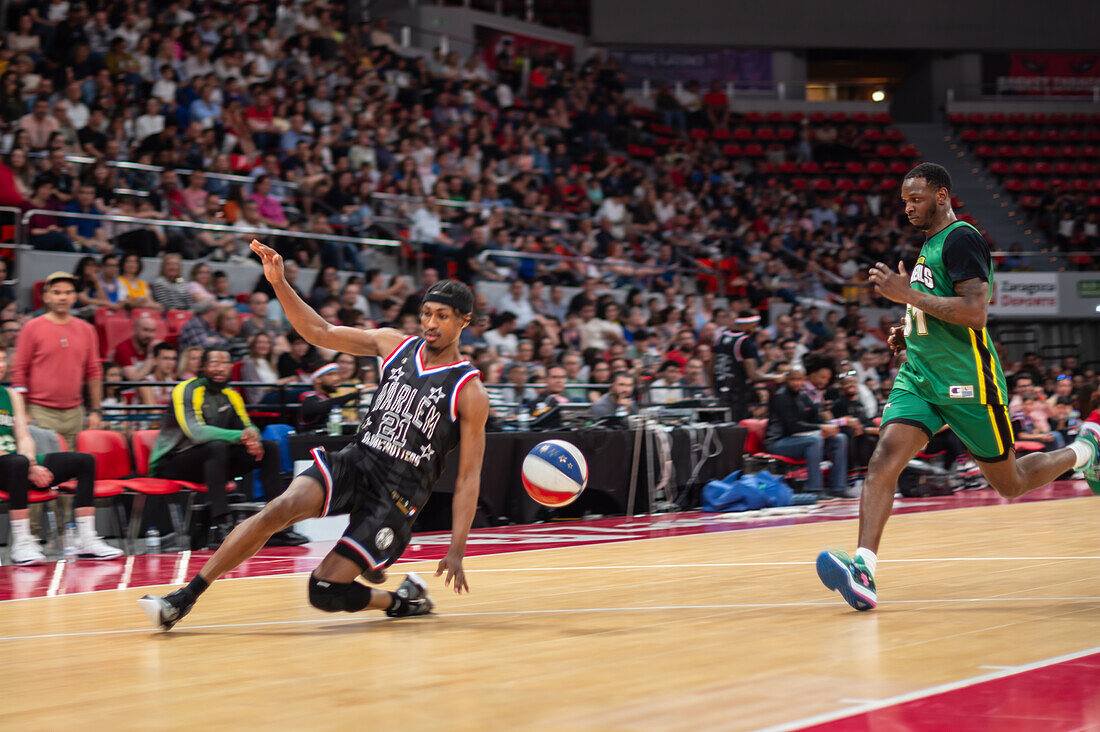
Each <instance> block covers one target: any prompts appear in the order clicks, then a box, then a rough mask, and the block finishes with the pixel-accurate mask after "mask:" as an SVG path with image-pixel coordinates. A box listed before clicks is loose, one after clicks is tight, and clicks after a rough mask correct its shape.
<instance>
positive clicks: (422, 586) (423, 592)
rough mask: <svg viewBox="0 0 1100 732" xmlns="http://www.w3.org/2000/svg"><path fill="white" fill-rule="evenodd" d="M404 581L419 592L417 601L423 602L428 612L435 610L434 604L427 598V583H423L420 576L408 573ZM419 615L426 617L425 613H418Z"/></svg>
mask: <svg viewBox="0 0 1100 732" xmlns="http://www.w3.org/2000/svg"><path fill="white" fill-rule="evenodd" d="M405 579H407V580H408V581H409V582H412V583H413V584H414V585H416V587H417V588H418V589H419V590H420V597H419V598H418V599H421V600H424V601H425V602H426V603H427V604H428V612H431V611H432V610H433V609H434V608H435V602H434V601H432V598H431V597H429V596H428V583H427V582H425V581H424V580H423V579H422V578H421V577H420V575H418V574H417V573H416V572H409V573H408V574H407V575H405ZM420 614H421V615H427V613H420Z"/></svg>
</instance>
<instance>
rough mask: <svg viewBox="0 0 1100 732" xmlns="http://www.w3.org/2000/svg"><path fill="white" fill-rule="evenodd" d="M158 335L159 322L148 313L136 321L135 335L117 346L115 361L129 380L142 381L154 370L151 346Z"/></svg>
mask: <svg viewBox="0 0 1100 732" xmlns="http://www.w3.org/2000/svg"><path fill="white" fill-rule="evenodd" d="M156 337H157V323H156V321H155V320H153V319H152V318H151V317H150V316H148V315H142V316H140V317H139V318H138V319H137V320H135V321H134V335H133V336H131V337H130V338H128V339H127V340H124V341H123V342H122V343H119V344H118V346H117V347H116V348H115V357H114V359H113V360H114V362H115V363H116V364H117V365H118V366H119V367H120V368H121V369H122V375H123V376H124V377H125V378H126V380H127V381H141V380H142V379H144V378H145V376H146V374H148V373H149V372H150V371H152V370H153V362H152V359H150V358H149V347H150V346H152V345H153V341H155V340H156Z"/></svg>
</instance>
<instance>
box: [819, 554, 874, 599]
mask: <svg viewBox="0 0 1100 732" xmlns="http://www.w3.org/2000/svg"><path fill="white" fill-rule="evenodd" d="M817 576H818V577H819V578H820V579H821V583H822V584H823V585H825V586H826V587H828V588H829V589H830V590H835V591H837V592H839V593H840V594H841V596H842V597H843V598H844V600H845V602H847V603H848V604H849V605H851V606H852V607H854V608H855V609H856V610H870V609H872V608H874V607H875V606H876V605H878V594H877V593H876V592H875V578H874V577H872V576H871V570H869V569H867V567H866V565H864V564H863V560H861V559H859V558H858V557H857V558H855V559H852V558H851V557H850V556H848V555H847V554H846V553H845V552H841V551H828V550H826V551H823V552H821V553H820V554H818V555H817Z"/></svg>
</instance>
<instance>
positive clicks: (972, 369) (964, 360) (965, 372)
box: [894, 221, 1008, 404]
mask: <svg viewBox="0 0 1100 732" xmlns="http://www.w3.org/2000/svg"><path fill="white" fill-rule="evenodd" d="M974 278H978V279H982V280H985V281H986V282H988V283H989V290H990V296H991V297H992V292H993V263H992V258H991V257H990V254H989V244H987V243H986V241H985V238H984V237H983V236H982V235H981V234H980V233H979V232H978V230H977V229H975V228H974V227H973V226H971V225H970V224H967V223H965V222H962V221H956V222H955V223H953V224H951V225H949V226H948V227H947V228H945V229H944V230H943V231H941V232H939V233H937V234H935V235H934V236H932V237H931V238H929V239H928V241H926V242H925V243H924V246H923V247H922V248H921V252H920V257H919V258H918V259H917V264H916V267H914V269H913V274H912V275H911V276H910V278H909V284H910V287H912V288H913V289H914V290H919V291H920V292H927V293H929V294H931V295H936V296H937V297H954V296H955V284H956V283H958V282H961V281H963V280H968V279H974ZM905 348H906V351H907V352H908V361H907V362H906V363H905V364H904V365H903V366H902V367H901V369H900V370H899V371H898V376H897V378H896V379H895V380H894V388H895V389H899V390H901V391H908V392H912V393H914V394H916V395H918V396H920V397H922V398H923V399H925V400H926V401H928V402H930V403H932V404H1007V403H1008V389H1007V388H1006V386H1005V375H1004V371H1003V370H1002V369H1001V361H1000V359H998V358H997V351H996V350H995V349H994V348H993V340H992V338H990V336H989V331H988V330H987V329H986V328H982V329H980V330H978V329H974V328H967V327H965V326H962V325H955V324H953V323H948V322H946V321H943V320H940V319H938V318H934V317H932V316H931V315H928V314H927V313H925V312H923V311H921V310H920V309H918V308H915V307H913V306H912V305H910V306H908V307H907V308H906V309H905Z"/></svg>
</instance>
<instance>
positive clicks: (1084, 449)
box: [1066, 440, 1092, 470]
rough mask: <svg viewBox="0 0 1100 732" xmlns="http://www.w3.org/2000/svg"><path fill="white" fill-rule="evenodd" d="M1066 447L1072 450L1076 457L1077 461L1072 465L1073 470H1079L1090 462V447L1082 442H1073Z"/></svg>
mask: <svg viewBox="0 0 1100 732" xmlns="http://www.w3.org/2000/svg"><path fill="white" fill-rule="evenodd" d="M1066 447H1068V448H1069V449H1070V450H1073V454H1074V455H1076V456H1077V460H1076V461H1074V463H1073V469H1074V470H1080V469H1081V468H1083V467H1085V466H1086V465H1088V464H1089V463H1090V462H1091V461H1092V445H1090V444H1089V443H1087V442H1085V441H1084V440H1074V441H1073V442H1071V443H1069V445H1067V446H1066Z"/></svg>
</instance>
